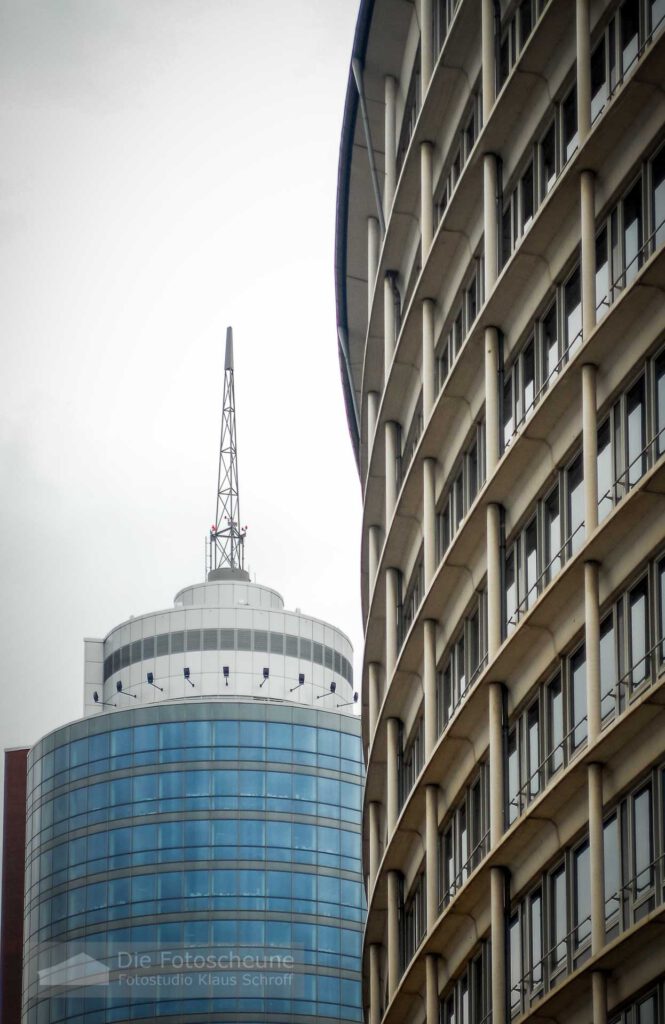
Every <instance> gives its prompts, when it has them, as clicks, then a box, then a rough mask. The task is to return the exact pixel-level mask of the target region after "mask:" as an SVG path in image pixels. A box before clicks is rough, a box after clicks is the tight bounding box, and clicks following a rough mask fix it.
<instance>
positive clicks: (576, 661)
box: [570, 647, 587, 749]
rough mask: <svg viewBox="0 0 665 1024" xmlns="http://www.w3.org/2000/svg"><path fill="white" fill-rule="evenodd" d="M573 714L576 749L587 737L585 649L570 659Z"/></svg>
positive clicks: (573, 745)
mask: <svg viewBox="0 0 665 1024" xmlns="http://www.w3.org/2000/svg"><path fill="white" fill-rule="evenodd" d="M570 683H571V704H572V707H571V712H572V719H573V723H572V724H573V735H572V747H573V749H575V748H576V747H579V745H580V744H581V743H583V742H584V740H585V739H586V736H587V720H586V714H587V707H586V658H585V654H584V647H581V648H580V649H579V651H576V652H575V654H573V656H572V657H571V659H570Z"/></svg>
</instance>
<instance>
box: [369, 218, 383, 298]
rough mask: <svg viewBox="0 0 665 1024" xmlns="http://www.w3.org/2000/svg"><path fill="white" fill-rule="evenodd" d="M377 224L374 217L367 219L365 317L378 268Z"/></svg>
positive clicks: (378, 242) (378, 234) (378, 235)
mask: <svg viewBox="0 0 665 1024" xmlns="http://www.w3.org/2000/svg"><path fill="white" fill-rule="evenodd" d="M379 239H380V233H379V222H378V220H377V219H376V217H368V218H367V316H368V318H369V317H370V316H371V313H372V297H373V295H374V287H375V285H376V272H377V269H378V266H379V244H380V241H379Z"/></svg>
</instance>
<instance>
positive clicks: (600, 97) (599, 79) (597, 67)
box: [591, 37, 607, 121]
mask: <svg viewBox="0 0 665 1024" xmlns="http://www.w3.org/2000/svg"><path fill="white" fill-rule="evenodd" d="M606 100H607V68H606V65H605V38H604V37H603V39H602V40H601V41H600V43H599V44H598V46H597V47H596V49H595V50H594V51H593V53H592V54H591V120H592V121H595V119H596V117H597V116H598V114H599V113H600V112H601V110H602V109H603V107H604V106H605V101H606Z"/></svg>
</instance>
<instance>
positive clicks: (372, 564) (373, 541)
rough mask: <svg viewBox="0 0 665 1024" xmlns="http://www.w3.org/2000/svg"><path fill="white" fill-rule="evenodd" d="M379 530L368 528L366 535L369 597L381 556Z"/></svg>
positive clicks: (376, 527)
mask: <svg viewBox="0 0 665 1024" xmlns="http://www.w3.org/2000/svg"><path fill="white" fill-rule="evenodd" d="M380 538H381V529H380V527H379V526H376V525H374V526H370V528H369V530H368V535H367V572H368V575H369V580H368V583H369V595H370V597H371V596H372V591H373V590H374V586H375V584H376V574H377V572H378V569H379V557H380V554H381V539H380Z"/></svg>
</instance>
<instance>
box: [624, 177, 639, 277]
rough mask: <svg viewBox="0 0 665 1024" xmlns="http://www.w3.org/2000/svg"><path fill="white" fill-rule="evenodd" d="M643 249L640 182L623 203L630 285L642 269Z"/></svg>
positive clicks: (626, 273)
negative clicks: (641, 250)
mask: <svg viewBox="0 0 665 1024" xmlns="http://www.w3.org/2000/svg"><path fill="white" fill-rule="evenodd" d="M641 247H642V182H641V181H638V182H637V183H636V184H635V185H634V186H633V188H632V189H631V190H630V192H629V193H628V195H627V196H626V198H625V199H624V201H623V249H624V252H623V256H624V270H625V281H626V284H629V283H630V282H631V281H632V280H633V278H634V277H635V276H636V274H637V272H638V270H639V268H640V263H641V259H640V249H641Z"/></svg>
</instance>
